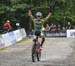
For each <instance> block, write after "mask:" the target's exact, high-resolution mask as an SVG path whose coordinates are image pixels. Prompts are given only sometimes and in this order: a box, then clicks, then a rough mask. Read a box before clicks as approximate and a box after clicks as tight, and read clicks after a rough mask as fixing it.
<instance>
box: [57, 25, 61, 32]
mask: <svg viewBox="0 0 75 66" xmlns="http://www.w3.org/2000/svg"><path fill="white" fill-rule="evenodd" d="M60 31H61V26H60V24H58V25H57V32H58V33H60Z"/></svg>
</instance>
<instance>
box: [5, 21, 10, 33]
mask: <svg viewBox="0 0 75 66" xmlns="http://www.w3.org/2000/svg"><path fill="white" fill-rule="evenodd" d="M4 28H5V30H6V31H7V32H9V31H10V30H11V24H10V21H9V20H7V21H6V23H5V24H4Z"/></svg>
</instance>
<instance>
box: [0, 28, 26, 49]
mask: <svg viewBox="0 0 75 66" xmlns="http://www.w3.org/2000/svg"><path fill="white" fill-rule="evenodd" d="M23 38H26V31H25V30H24V29H23V28H22V29H18V30H15V31H12V32H8V33H5V34H1V35H0V48H4V47H8V46H10V45H13V44H16V42H18V41H20V40H22V39H23Z"/></svg>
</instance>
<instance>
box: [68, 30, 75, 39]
mask: <svg viewBox="0 0 75 66" xmlns="http://www.w3.org/2000/svg"><path fill="white" fill-rule="evenodd" d="M67 38H75V29H71V30H67Z"/></svg>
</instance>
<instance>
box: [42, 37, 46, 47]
mask: <svg viewBox="0 0 75 66" xmlns="http://www.w3.org/2000/svg"><path fill="white" fill-rule="evenodd" d="M44 42H45V37H42V41H41V47H42V46H43V44H44Z"/></svg>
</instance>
